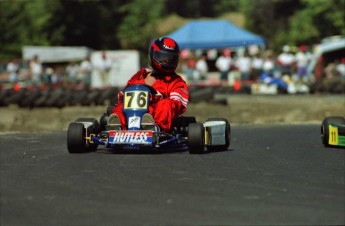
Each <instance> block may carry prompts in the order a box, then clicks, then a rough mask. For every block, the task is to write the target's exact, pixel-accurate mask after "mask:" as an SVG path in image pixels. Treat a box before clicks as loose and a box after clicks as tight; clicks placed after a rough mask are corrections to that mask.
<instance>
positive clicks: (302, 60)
mask: <svg viewBox="0 0 345 226" xmlns="http://www.w3.org/2000/svg"><path fill="white" fill-rule="evenodd" d="M307 50H308V47H307V46H306V45H301V46H300V47H299V51H298V52H297V53H296V66H297V76H298V78H299V79H300V80H304V79H305V78H306V76H307V75H308V73H307V69H308V65H309V62H310V60H311V54H310V53H308V51H307Z"/></svg>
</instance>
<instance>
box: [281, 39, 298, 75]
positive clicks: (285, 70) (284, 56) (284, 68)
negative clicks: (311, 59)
mask: <svg viewBox="0 0 345 226" xmlns="http://www.w3.org/2000/svg"><path fill="white" fill-rule="evenodd" d="M294 63H295V57H294V55H293V54H292V53H291V51H290V47H289V46H288V45H285V46H283V52H282V53H281V54H279V55H278V58H277V64H278V65H279V66H280V72H281V74H282V76H284V75H288V76H291V75H292V66H293V64H294Z"/></svg>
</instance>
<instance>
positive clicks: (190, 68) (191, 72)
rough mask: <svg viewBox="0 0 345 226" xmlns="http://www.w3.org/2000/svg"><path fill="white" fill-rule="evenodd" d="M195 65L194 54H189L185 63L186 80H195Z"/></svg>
mask: <svg viewBox="0 0 345 226" xmlns="http://www.w3.org/2000/svg"><path fill="white" fill-rule="evenodd" d="M195 66H196V59H195V56H194V54H191V55H190V56H189V58H188V59H187V65H186V76H187V79H188V81H194V80H195Z"/></svg>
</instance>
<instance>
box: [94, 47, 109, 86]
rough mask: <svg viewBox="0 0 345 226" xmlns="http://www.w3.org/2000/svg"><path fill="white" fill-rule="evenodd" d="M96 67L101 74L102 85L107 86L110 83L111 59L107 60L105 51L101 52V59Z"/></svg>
mask: <svg viewBox="0 0 345 226" xmlns="http://www.w3.org/2000/svg"><path fill="white" fill-rule="evenodd" d="M97 69H98V71H99V74H100V76H101V80H102V86H108V85H109V84H110V82H109V72H110V69H111V60H109V58H108V56H107V53H106V52H102V59H101V61H100V64H99V65H98V68H97Z"/></svg>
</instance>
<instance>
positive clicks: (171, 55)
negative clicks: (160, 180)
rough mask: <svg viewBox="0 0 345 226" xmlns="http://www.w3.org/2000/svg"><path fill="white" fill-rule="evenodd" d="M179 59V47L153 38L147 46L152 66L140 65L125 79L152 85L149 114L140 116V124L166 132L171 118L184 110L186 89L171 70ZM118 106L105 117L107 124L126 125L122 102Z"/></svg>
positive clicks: (186, 98)
mask: <svg viewBox="0 0 345 226" xmlns="http://www.w3.org/2000/svg"><path fill="white" fill-rule="evenodd" d="M178 61H179V46H178V44H177V43H176V42H175V41H174V40H173V39H171V38H168V37H162V38H158V39H156V40H155V41H154V42H152V44H151V45H150V48H149V63H150V66H151V68H152V70H150V69H146V68H142V69H141V70H140V71H138V72H137V73H136V74H134V75H133V76H132V78H131V79H129V81H128V82H127V86H130V85H134V84H146V85H149V86H152V87H153V88H154V89H155V90H156V91H157V92H158V95H156V97H155V98H154V100H153V101H152V102H151V103H150V106H149V113H146V114H145V115H144V116H143V121H142V122H143V123H155V124H156V125H158V126H159V128H160V129H161V130H163V131H164V132H169V131H170V129H171V125H172V122H173V120H174V118H175V117H177V116H179V115H181V114H182V113H184V112H185V111H186V110H187V104H188V99H189V92H188V87H187V85H186V82H185V81H184V80H183V79H182V77H181V76H179V75H177V74H176V72H175V70H176V67H177V65H178ZM121 99H122V98H121V97H120V98H119V100H120V101H119V103H118V105H116V106H115V108H114V109H113V111H112V114H111V115H110V116H109V119H108V126H110V127H115V128H117V129H120V128H119V127H121V126H122V129H125V128H126V124H127V122H126V119H125V117H124V115H123V113H122V109H123V103H122V100H121Z"/></svg>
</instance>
